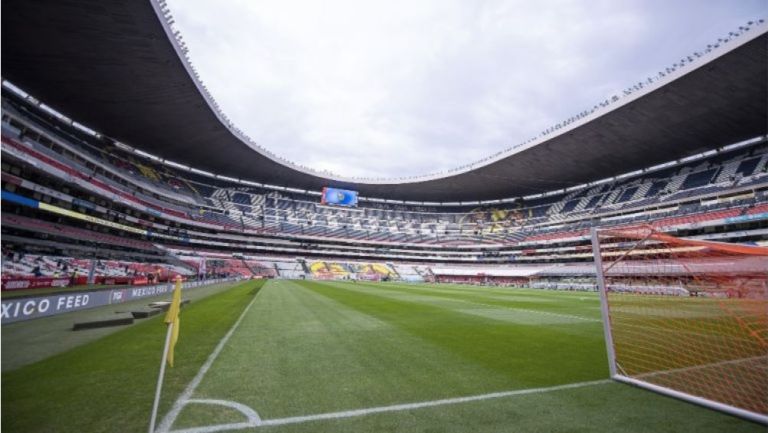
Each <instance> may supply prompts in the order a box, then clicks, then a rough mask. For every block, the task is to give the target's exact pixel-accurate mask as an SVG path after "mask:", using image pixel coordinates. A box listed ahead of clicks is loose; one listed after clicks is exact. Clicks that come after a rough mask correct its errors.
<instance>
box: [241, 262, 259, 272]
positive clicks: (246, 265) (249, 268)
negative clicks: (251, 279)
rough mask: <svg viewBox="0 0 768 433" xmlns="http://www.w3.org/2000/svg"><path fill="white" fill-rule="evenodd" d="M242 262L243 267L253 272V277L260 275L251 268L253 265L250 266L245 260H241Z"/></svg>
mask: <svg viewBox="0 0 768 433" xmlns="http://www.w3.org/2000/svg"><path fill="white" fill-rule="evenodd" d="M240 261H241V262H243V266H245V268H246V269H248V270H249V271H250V272H251V276H256V275H258V273H257V272H254V271H253V268H252V267H251V265H249V264H248V262H247V261H246V260H245V259H240Z"/></svg>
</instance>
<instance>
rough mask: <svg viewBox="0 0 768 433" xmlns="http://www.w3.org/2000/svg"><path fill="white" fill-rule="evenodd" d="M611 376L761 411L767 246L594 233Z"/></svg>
mask: <svg viewBox="0 0 768 433" xmlns="http://www.w3.org/2000/svg"><path fill="white" fill-rule="evenodd" d="M598 241H599V251H600V257H601V259H602V271H603V274H604V285H605V289H606V300H607V304H608V314H609V323H610V330H611V334H612V339H613V347H614V352H615V367H616V369H617V373H618V374H620V375H623V376H626V377H630V378H634V379H638V380H641V381H644V382H648V383H652V384H655V385H659V386H663V387H666V388H670V389H673V390H676V391H680V392H683V393H686V394H689V395H692V396H698V397H702V398H706V399H708V400H713V401H717V402H720V403H723V404H726V405H729V406H732V407H736V408H740V409H745V410H747V411H750V412H754V413H757V414H761V415H768V248H764V247H758V246H748V245H738V244H726V243H722V242H710V241H699V240H688V239H682V238H676V237H674V236H670V235H667V234H664V233H659V232H655V231H654V230H653V229H652V228H650V227H645V226H644V227H637V228H631V229H622V230H605V231H599V232H598Z"/></svg>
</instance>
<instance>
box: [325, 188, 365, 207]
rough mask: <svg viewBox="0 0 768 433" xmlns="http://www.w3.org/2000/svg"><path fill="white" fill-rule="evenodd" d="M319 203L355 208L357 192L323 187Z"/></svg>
mask: <svg viewBox="0 0 768 433" xmlns="http://www.w3.org/2000/svg"><path fill="white" fill-rule="evenodd" d="M320 203H321V204H332V205H337V206H350V207H351V206H357V191H350V190H347V189H338V188H329V187H325V188H323V196H322V198H321V199H320Z"/></svg>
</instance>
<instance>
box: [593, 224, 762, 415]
mask: <svg viewBox="0 0 768 433" xmlns="http://www.w3.org/2000/svg"><path fill="white" fill-rule="evenodd" d="M591 238H592V253H593V255H594V260H595V271H596V276H597V287H598V291H599V293H600V310H601V313H602V321H603V334H604V337H605V346H606V351H607V354H608V368H609V372H610V377H611V379H613V380H615V381H617V382H622V383H626V384H630V385H634V386H637V387H639V388H643V389H647V390H650V391H653V392H656V393H659V394H662V395H666V396H670V397H674V398H677V399H680V400H684V401H687V402H690V403H694V404H697V405H700V406H704V407H707V408H710V409H714V410H718V411H721V412H725V413H728V414H731V415H735V416H738V417H741V418H745V419H748V420H750V421H754V422H757V423H762V424H766V425H768V415H765V414H761V413H756V412H752V411H749V410H746V409H742V408H739V407H735V406H731V405H728V404H725V403H721V402H718V401H714V400H710V399H706V398H703V397H699V396H696V395H692V394H688V393H685V392H681V391H678V390H675V389H672V388H667V387H663V386H659V385H656V384H653V383H650V382H646V381H643V380H640V379H637V378H633V377H628V376H626V375H624V374H622V373H621V372H620V371H618V370H619V369H618V368H617V363H616V352H615V347H614V342H613V333H612V329H611V323H610V312H609V305H608V296H607V292H606V285H605V275H604V272H603V260H602V255H601V252H600V238H599V234H598V229H597V228H596V227H592V229H591ZM640 242H642V241H639V242H638V243H640Z"/></svg>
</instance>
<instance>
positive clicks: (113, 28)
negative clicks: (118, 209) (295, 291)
mask: <svg viewBox="0 0 768 433" xmlns="http://www.w3.org/2000/svg"><path fill="white" fill-rule="evenodd" d="M2 6H3V9H4V13H3V14H2V38H3V47H2V50H3V54H2V63H3V78H5V79H8V80H10V81H11V82H13V83H14V84H16V85H18V86H19V87H21V88H22V89H24V90H26V91H28V92H29V93H30V94H32V95H34V96H36V97H39V98H40V99H42V100H43V101H44V102H46V103H47V104H48V105H50V106H52V107H53V108H55V109H56V110H58V111H60V112H62V113H64V114H66V115H67V116H70V117H72V118H73V119H75V120H76V121H78V122H81V123H83V124H85V125H86V126H88V127H90V128H93V129H95V130H96V131H99V132H102V133H104V134H106V135H109V136H111V137H112V138H114V139H116V140H118V141H121V142H123V143H126V144H128V145H130V146H133V147H136V148H139V149H142V150H144V151H147V152H149V153H151V154H154V155H157V156H159V157H161V158H166V159H168V160H171V161H175V162H178V163H182V164H186V165H189V166H191V167H194V168H197V169H201V170H206V171H210V172H213V173H217V174H221V175H225V176H229V177H234V178H242V179H245V180H251V181H256V182H260V183H265V184H271V185H279V186H286V187H293V188H299V189H309V190H319V189H321V188H322V187H323V186H328V185H332V186H338V187H347V188H351V189H356V190H358V191H360V193H361V195H363V196H367V197H379V198H388V199H397V200H415V201H444V202H445V201H447V202H453V201H476V200H491V199H499V198H507V197H517V196H525V195H529V194H536V193H541V192H545V191H551V190H556V189H562V188H565V187H569V186H573V185H578V184H582V183H587V182H590V181H594V180H598V179H601V178H605V177H610V176H614V175H619V174H622V173H627V172H630V171H634V170H638V169H642V168H645V167H648V166H651V165H654V164H658V163H662V162H666V161H670V160H674V159H679V158H682V157H685V156H688V155H691V154H694V153H698V152H702V151H706V150H710V149H713V148H717V147H720V146H723V145H727V144H731V143H735V142H738V141H741V140H745V139H749V138H753V137H756V136H758V135H764V134H766V132H768V122H766V119H768V103H766V101H768V81H767V80H766V77H768V67H767V64H768V56H766V52H767V51H768V34H766V33H765V27H766V26H762V28H755V29H753V30H752V31H751V32H747V33H746V34H744V35H742V36H739V37H737V38H734V39H732V40H731V41H730V42H729V43H728V44H723V45H722V46H721V47H720V48H719V49H717V50H714V51H712V52H711V53H709V54H707V55H705V56H704V57H702V58H701V59H699V60H698V61H696V62H693V63H690V64H689V65H687V66H685V67H682V68H677V71H675V72H672V73H671V74H669V75H668V76H667V78H666V79H664V80H663V81H662V82H661V83H658V82H657V83H650V84H649V83H646V84H647V85H645V86H644V87H643V88H642V89H640V90H638V91H636V92H633V93H632V94H630V95H629V96H625V97H622V98H620V99H619V100H618V102H614V103H612V104H610V105H609V106H608V108H606V109H602V110H598V111H596V112H595V113H593V114H591V115H588V116H586V117H585V118H583V119H580V120H578V121H574V122H572V123H570V124H569V125H568V126H566V127H563V128H560V129H558V130H557V131H556V132H553V133H550V134H547V135H546V136H544V137H540V138H539V139H537V140H534V141H532V142H529V143H527V144H526V145H524V146H519V147H516V148H514V149H511V150H508V151H506V152H503V153H501V154H499V155H496V156H494V157H492V158H488V159H487V160H486V161H483V162H481V163H478V164H474V165H473V166H471V167H465V168H463V169H460V170H456V171H453V172H451V173H448V174H443V175H431V176H424V177H420V178H416V179H410V180H383V181H382V180H375V181H367V180H366V181H360V180H354V179H343V178H336V177H331V176H328V175H324V174H322V173H317V172H312V171H311V170H308V169H304V168H300V167H297V166H295V165H292V164H291V163H289V162H287V161H284V160H281V159H279V158H277V157H276V156H273V155H270V154H269V153H268V152H266V151H264V150H263V149H260V148H258V147H256V146H254V145H249V143H248V142H247V140H245V139H244V137H242V136H241V135H240V134H239V132H237V131H236V130H234V129H232V128H231V127H229V126H227V123H226V122H225V121H223V118H222V117H221V116H220V113H219V112H218V111H217V110H216V109H214V108H212V102H211V100H210V99H209V98H207V97H206V96H205V94H206V92H203V91H202V89H201V87H200V84H199V82H198V81H197V80H196V79H194V78H192V74H191V70H190V68H189V65H188V63H187V62H186V61H185V60H184V59H183V57H184V56H183V55H182V50H183V48H181V47H180V46H179V45H178V43H177V42H176V40H175V39H174V38H173V37H172V36H171V35H170V30H169V27H168V25H167V24H166V21H165V19H164V18H162V17H160V18H159V14H161V12H160V7H159V6H158V4H157V3H155V2H154V1H117V0H78V1H67V2H62V1H58V0H44V1H35V2H31V1H27V0H3V4H2ZM156 11H157V12H156ZM729 45H730V46H729ZM633 78H640V77H627V80H628V81H629V80H631V79H633ZM564 97H567V95H564ZM264 103H265V104H269V101H265V102H264ZM469 162H471V161H456V165H457V166H463V165H465V164H467V163H469Z"/></svg>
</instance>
